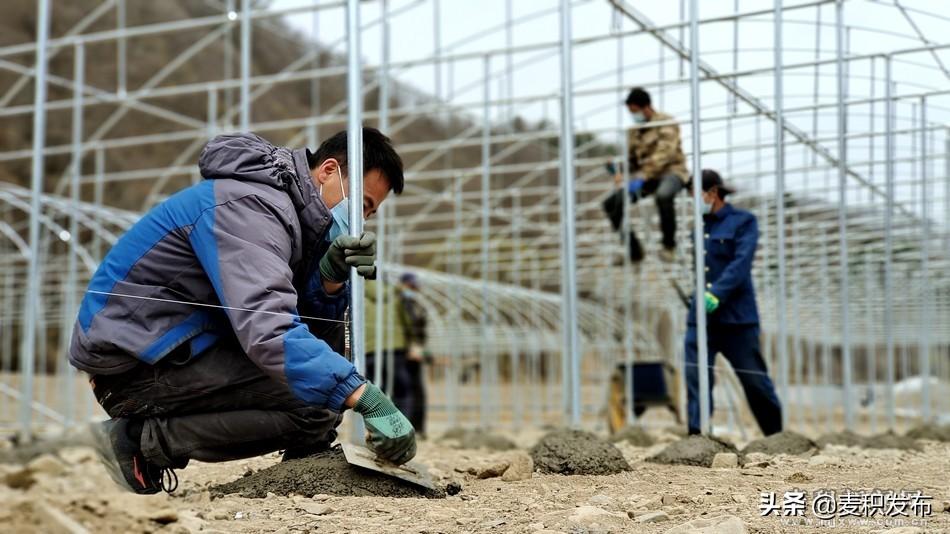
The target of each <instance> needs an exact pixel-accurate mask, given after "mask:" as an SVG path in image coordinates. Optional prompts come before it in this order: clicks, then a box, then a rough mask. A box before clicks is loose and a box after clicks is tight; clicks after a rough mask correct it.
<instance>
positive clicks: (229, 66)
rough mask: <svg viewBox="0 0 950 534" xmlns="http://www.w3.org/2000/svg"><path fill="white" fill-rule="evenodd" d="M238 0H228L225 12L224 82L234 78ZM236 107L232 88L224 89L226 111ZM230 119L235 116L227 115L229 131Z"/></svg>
mask: <svg viewBox="0 0 950 534" xmlns="http://www.w3.org/2000/svg"><path fill="white" fill-rule="evenodd" d="M236 1H237V0H226V1H225V5H224V10H225V12H226V14H227V17H228V29H227V31H226V32H225V33H224V47H223V48H224V51H223V52H224V54H223V55H224V57H223V58H222V62H223V64H224V65H223V67H224V73H223V74H224V81H231V79H232V78H234V42H233V40H232V39H231V36H232V35H233V34H234V32H233V31H232V28H233V27H234V24H233V21H234V20H236V19H237V12H235V11H234V2H236ZM233 107H234V91H233V90H232V89H231V88H230V87H225V88H224V109H227V110H230V109H232V108H233ZM230 117H233V115H230V114H227V115H225V120H226V121H227V123H226V125H225V126H226V127H227V129H228V130H230V129H231V128H232V126H231V125H232V124H233V123H232V122H231V119H230Z"/></svg>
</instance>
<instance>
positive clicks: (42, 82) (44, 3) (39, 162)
mask: <svg viewBox="0 0 950 534" xmlns="http://www.w3.org/2000/svg"><path fill="white" fill-rule="evenodd" d="M37 11H38V13H37V19H36V81H35V82H34V95H33V165H32V169H31V180H30V225H29V238H30V261H29V270H28V271H27V287H26V296H25V297H24V299H23V334H22V335H23V337H22V339H21V341H20V342H21V344H22V348H21V350H20V374H21V377H22V378H21V384H20V437H21V439H22V440H23V441H24V442H29V441H30V439H31V437H32V417H33V412H32V408H33V407H32V403H33V371H34V362H35V360H36V319H37V317H36V315H37V314H36V309H37V302H38V301H39V299H40V287H39V284H40V261H39V260H40V214H41V211H40V210H41V209H42V204H41V203H40V199H41V197H42V196H43V148H44V145H45V142H46V74H47V68H48V67H49V65H48V64H47V56H48V52H47V49H46V43H47V40H48V39H49V18H50V13H49V12H50V5H49V0H37Z"/></svg>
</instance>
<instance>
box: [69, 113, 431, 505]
mask: <svg viewBox="0 0 950 534" xmlns="http://www.w3.org/2000/svg"><path fill="white" fill-rule="evenodd" d="M363 154H364V157H363V173H364V174H363V199H362V205H363V213H362V215H363V217H369V216H371V215H372V214H373V213H375V212H376V210H377V209H378V207H379V205H380V203H382V202H383V200H385V198H386V197H387V195H388V193H389V191H390V190H393V191H395V193H396V194H399V193H400V192H401V191H402V188H403V183H404V178H403V169H402V160H401V159H400V157H399V155H398V154H397V153H396V151H395V150H394V149H393V147H392V144H391V143H390V141H389V139H388V138H387V137H386V136H384V135H383V134H382V133H380V132H379V131H378V130H375V129H373V128H364V129H363ZM198 167H199V169H200V171H201V175H202V177H203V178H204V180H203V181H201V182H200V183H198V184H196V185H194V186H192V187H189V188H187V189H184V190H182V191H180V192H178V193H177V194H175V195H173V196H172V197H170V198H168V199H167V200H165V201H164V202H162V203H161V204H159V205H158V206H156V207H155V208H154V209H152V210H151V211H150V212H148V213H147V214H146V215H145V216H143V217H142V218H141V219H140V220H139V221H138V222H137V223H136V224H135V225H134V226H133V227H132V228H131V229H129V231H128V232H126V234H125V235H123V236H122V237H121V238H120V239H119V240H118V241H117V242H116V244H115V246H113V247H112V249H111V250H110V251H109V253H108V254H107V255H106V256H105V258H103V260H102V263H101V264H100V266H99V268H98V270H97V271H96V273H95V274H94V275H93V277H92V280H91V281H90V283H89V288H88V290H87V292H86V295H85V297H84V298H83V301H82V306H81V307H80V310H79V318H78V320H77V322H76V326H75V328H74V329H73V338H72V343H71V345H70V348H69V361H70V363H71V364H72V365H73V366H75V367H77V368H78V369H80V370H82V371H85V372H86V373H88V375H89V378H90V380H89V381H90V384H91V385H92V387H93V393H94V394H95V396H96V399H97V400H98V402H99V404H100V405H102V407H103V408H104V409H105V411H106V413H108V414H109V416H110V417H111V419H109V420H108V421H105V422H104V423H101V424H96V425H94V426H93V436H94V438H95V440H96V446H97V449H98V451H99V454H100V456H101V458H102V460H103V462H104V464H105V465H106V468H107V469H108V470H109V473H110V475H112V477H113V479H115V480H116V482H117V483H119V484H120V485H122V486H123V487H125V488H126V489H129V490H131V491H134V492H136V493H140V494H151V493H156V492H158V491H160V490H165V491H171V490H173V489H174V487H175V486H176V485H177V478H176V477H174V476H173V474H174V471H172V470H173V469H176V468H183V467H185V466H186V465H187V464H188V462H189V460H200V461H204V462H220V461H226V460H233V459H239V458H247V457H250V456H257V455H261V454H264V453H268V452H272V451H276V450H281V449H283V450H285V453H284V458H285V459H290V458H295V457H300V456H305V455H308V454H313V453H315V452H319V451H321V450H325V449H326V448H327V447H328V446H329V444H330V443H331V442H332V441H333V440H334V439H335V438H336V432H335V427H336V426H337V424H338V423H339V420H340V414H341V413H342V412H343V411H345V410H346V409H347V408H352V409H354V410H355V411H356V412H358V413H360V414H361V415H362V416H363V420H364V422H365V424H366V429H367V433H368V437H367V443H368V445H369V446H370V447H371V448H372V449H373V450H375V451H376V453H377V454H378V455H379V456H380V457H382V458H384V459H387V460H389V461H392V462H395V463H404V462H406V461H408V460H410V459H411V458H412V457H413V455H414V454H415V450H416V446H415V437H414V432H413V429H412V425H410V424H409V421H408V420H407V419H406V418H405V416H403V415H402V414H401V413H400V412H399V410H398V409H397V408H396V407H395V405H394V404H393V403H392V402H391V401H390V400H389V399H388V398H387V397H386V396H385V395H384V394H383V393H382V392H381V391H380V390H379V388H378V387H376V386H375V385H374V384H372V383H369V382H367V381H366V379H365V378H363V376H362V375H360V373H359V372H357V370H356V368H355V367H354V366H353V364H352V363H351V362H349V361H347V359H346V358H345V357H344V356H342V355H341V352H342V349H343V347H341V346H339V345H337V344H336V343H337V342H338V341H339V340H340V336H339V335H338V334H339V332H338V331H339V329H340V327H342V322H343V321H342V320H343V315H344V312H345V310H346V307H347V305H348V303H349V287H348V282H347V281H348V279H349V277H350V273H351V269H355V270H356V272H357V273H358V274H359V275H361V276H363V277H366V278H373V277H375V272H376V266H375V259H376V237H375V235H373V234H372V232H364V233H363V234H362V235H361V236H350V235H349V209H348V205H349V202H348V201H347V198H346V191H347V176H348V173H347V133H346V132H339V133H337V134H336V135H334V136H333V137H331V138H329V139H327V140H326V141H325V142H324V143H323V144H322V145H321V146H320V148H319V149H318V150H317V152H316V153H313V152H311V151H310V150H307V149H297V150H291V149H288V148H284V147H278V146H274V145H273V144H271V143H269V142H268V141H266V140H264V139H263V138H261V137H259V136H257V135H254V134H251V133H241V134H232V135H221V136H218V137H216V138H214V139H212V140H211V141H210V142H209V143H208V144H207V145H206V146H205V148H204V150H203V151H202V153H201V157H200V158H199V161H198ZM328 341H329V343H328ZM331 343H332V344H334V346H330V344H331Z"/></svg>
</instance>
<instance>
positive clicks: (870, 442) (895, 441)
mask: <svg viewBox="0 0 950 534" xmlns="http://www.w3.org/2000/svg"><path fill="white" fill-rule="evenodd" d="M864 446H865V447H866V448H868V449H898V450H902V451H920V450H923V447H921V446H920V443H918V442H917V440H915V439H914V438H911V437H908V436H898V435H897V434H894V433H892V432H885V433H884V434H877V435H876V436H871V437H869V438H867V439H866V440H865V442H864Z"/></svg>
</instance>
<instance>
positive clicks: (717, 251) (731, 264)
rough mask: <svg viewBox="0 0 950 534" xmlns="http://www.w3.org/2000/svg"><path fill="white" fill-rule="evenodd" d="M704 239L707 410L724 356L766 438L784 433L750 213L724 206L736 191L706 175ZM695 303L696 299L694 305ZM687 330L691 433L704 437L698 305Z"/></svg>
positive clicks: (710, 173) (709, 172)
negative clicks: (763, 332) (759, 300)
mask: <svg viewBox="0 0 950 534" xmlns="http://www.w3.org/2000/svg"><path fill="white" fill-rule="evenodd" d="M702 180H703V212H704V213H705V215H704V216H703V237H704V239H705V241H704V244H703V246H704V251H705V252H704V254H705V264H706V268H705V276H706V290H705V292H704V295H703V302H702V303H701V306H703V310H704V311H705V313H706V314H707V315H706V336H707V347H708V354H709V369H708V372H709V393H710V395H709V406H710V413H711V412H712V385H713V383H714V374H713V368H714V363H715V356H716V354H717V353H720V352H721V353H722V355H723V356H725V357H726V359H727V360H729V363H730V364H731V365H732V368H733V369H734V370H735V372H736V375H737V376H738V377H739V381H740V382H741V384H742V388H743V389H744V390H745V394H746V398H747V399H748V401H749V406H750V407H751V408H752V413H753V414H754V415H755V419H756V421H757V422H758V423H759V428H761V429H762V432H763V433H764V434H765V435H770V434H774V433H776V432H780V431H781V430H782V407H781V404H780V403H779V399H778V395H776V393H775V386H774V385H773V384H772V380H771V379H770V378H769V374H768V369H767V368H766V367H765V361H764V360H763V359H762V353H761V351H760V349H759V313H758V310H757V308H756V304H755V289H754V288H753V286H752V260H753V258H754V257H755V248H756V243H757V241H758V238H759V229H758V223H757V222H756V219H755V215H753V214H752V213H750V212H748V211H745V210H741V209H737V208H735V207H733V206H732V205H731V204H729V203H727V202H726V201H725V198H726V196H727V195H729V194H730V193H732V192H733V191H732V189H730V188H728V187H726V186H725V185H724V184H723V181H722V178H721V177H720V176H719V174H718V173H716V172H715V171H712V170H703V178H702ZM694 300H695V299H694ZM687 322H688V327H687V330H686V342H685V345H686V390H687V393H688V407H687V412H688V415H689V417H688V419H689V433H690V434H698V433H700V430H701V429H700V424H699V369H698V363H697V357H696V337H697V336H696V303H695V302H692V304H691V306H690V311H689V317H688V321H687Z"/></svg>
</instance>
